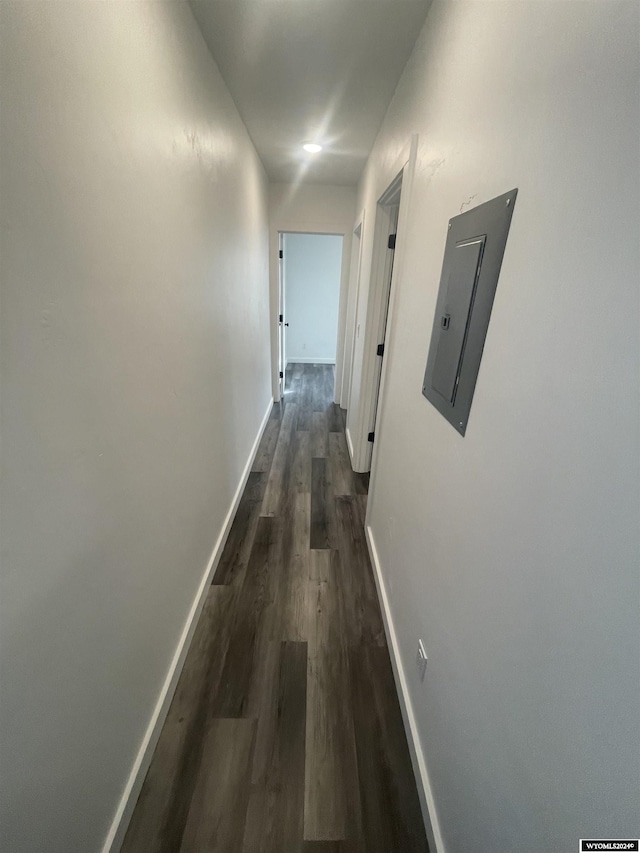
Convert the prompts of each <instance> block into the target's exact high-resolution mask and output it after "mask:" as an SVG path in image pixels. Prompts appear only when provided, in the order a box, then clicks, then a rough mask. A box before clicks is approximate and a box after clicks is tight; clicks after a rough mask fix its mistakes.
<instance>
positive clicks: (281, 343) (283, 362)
mask: <svg viewBox="0 0 640 853" xmlns="http://www.w3.org/2000/svg"><path fill="white" fill-rule="evenodd" d="M283 255H284V233H282V232H278V317H277V330H278V331H277V334H278V391H279V394H280V397H282V395H283V394H284V374H285V371H286V369H287V353H286V346H287V342H286V341H287V338H286V335H285V333H284V291H285V287H286V282H285V280H284V259H283ZM280 374H282V375H280Z"/></svg>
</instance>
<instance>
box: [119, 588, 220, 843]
mask: <svg viewBox="0 0 640 853" xmlns="http://www.w3.org/2000/svg"><path fill="white" fill-rule="evenodd" d="M235 598H236V592H235V590H233V589H232V588H231V587H222V586H217V587H211V588H210V591H209V594H208V596H207V600H206V602H205V605H204V608H203V612H202V615H201V617H200V620H199V622H198V625H197V627H196V631H195V634H194V637H193V640H192V643H191V647H190V649H189V654H188V655H187V659H186V661H185V665H184V667H183V670H182V673H181V675H180V679H179V681H178V685H177V688H176V692H175V694H174V697H173V700H172V703H171V706H170V708H169V712H168V714H167V719H166V721H165V724H164V726H163V729H162V732H161V734H160V739H159V741H158V744H157V746H156V749H155V752H154V755H153V759H152V761H151V765H150V766H149V770H148V771H147V775H146V778H145V781H144V784H143V786H142V790H141V792H140V796H139V798H138V802H137V805H136V808H135V810H134V813H133V816H132V818H131V822H130V824H129V827H128V830H127V834H126V837H125V840H124V843H123V846H122V851H123V853H139V852H140V851H149V853H173V851H175V850H177V849H179V846H180V841H181V838H182V833H183V830H184V825H185V822H186V819H187V815H188V811H189V807H190V803H191V796H192V794H193V790H194V788H195V784H196V778H197V775H198V771H199V767H200V753H201V747H202V742H203V740H204V737H205V732H206V724H207V718H208V713H209V708H210V704H211V700H212V697H213V696H214V695H215V694H216V692H217V689H218V684H219V680H220V676H221V673H222V669H223V666H224V661H225V655H226V650H227V647H228V644H229V631H230V624H231V621H232V620H233V616H232V615H231V614H232V611H233V607H234V602H235Z"/></svg>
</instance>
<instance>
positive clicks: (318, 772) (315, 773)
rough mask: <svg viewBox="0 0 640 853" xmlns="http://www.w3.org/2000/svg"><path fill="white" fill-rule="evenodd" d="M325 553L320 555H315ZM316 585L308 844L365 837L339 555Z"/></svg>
mask: <svg viewBox="0 0 640 853" xmlns="http://www.w3.org/2000/svg"><path fill="white" fill-rule="evenodd" d="M316 554H317V555H321V554H322V552H321V551H317V552H316ZM324 554H326V555H327V556H328V558H329V559H327V557H320V556H318V557H317V558H316V559H317V563H316V569H317V568H318V563H321V564H322V565H321V567H320V570H319V571H318V572H317V574H318V576H319V577H318V580H317V581H316V582H315V584H313V586H312V604H313V606H312V608H311V618H310V629H309V655H308V667H307V671H308V682H307V685H308V686H307V690H308V693H307V727H306V773H305V808H304V837H305V840H323V841H327V840H333V841H338V840H344V839H357V838H359V837H360V835H361V828H360V800H359V796H358V773H357V764H356V751H355V736H354V732H353V716H352V712H351V705H350V702H349V701H348V700H346V697H348V695H349V668H348V659H347V650H346V644H345V641H344V631H343V627H342V621H341V620H342V612H343V611H342V608H341V606H340V601H339V598H340V594H341V591H340V586H339V574H340V573H339V571H338V570H337V559H338V554H337V552H335V551H332V552H330V551H325V552H324Z"/></svg>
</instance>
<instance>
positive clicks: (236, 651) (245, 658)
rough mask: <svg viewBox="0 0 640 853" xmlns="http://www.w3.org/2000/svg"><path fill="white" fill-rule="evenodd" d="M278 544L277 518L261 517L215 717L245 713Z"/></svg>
mask: <svg viewBox="0 0 640 853" xmlns="http://www.w3.org/2000/svg"><path fill="white" fill-rule="evenodd" d="M279 547H280V540H279V537H278V521H277V520H276V519H274V518H270V517H261V518H260V519H259V520H258V527H257V530H256V535H255V540H254V543H253V548H252V550H251V556H250V558H249V564H248V566H247V570H246V573H245V577H244V581H243V584H242V588H241V590H240V594H239V596H238V602H237V606H236V610H235V613H234V621H233V626H232V629H231V633H230V638H229V647H228V650H227V655H226V658H225V665H224V669H223V671H222V675H221V678H220V685H219V689H218V691H217V694H216V696H215V699H214V702H213V707H212V715H213V716H214V717H242V716H245V715H246V710H247V706H248V703H249V694H250V690H251V681H252V678H253V674H254V668H255V661H256V650H257V648H258V647H259V640H260V639H261V637H262V636H263V631H264V624H265V620H266V617H267V615H268V613H269V612H270V607H271V605H272V603H273V599H272V593H273V587H272V581H271V575H272V573H273V572H274V571H277V570H278V568H279V565H280V560H279Z"/></svg>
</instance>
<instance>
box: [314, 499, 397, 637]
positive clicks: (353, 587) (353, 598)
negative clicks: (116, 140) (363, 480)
mask: <svg viewBox="0 0 640 853" xmlns="http://www.w3.org/2000/svg"><path fill="white" fill-rule="evenodd" d="M335 508H336V519H337V538H338V548H339V551H340V566H341V587H342V601H343V606H344V609H345V631H346V633H347V641H348V642H349V643H351V644H354V643H355V644H360V643H369V644H372V645H382V646H384V645H386V640H385V634H384V627H383V624H382V615H381V613H380V604H379V601H378V593H377V590H376V585H375V581H374V579H373V571H372V569H371V562H370V560H369V553H368V551H367V546H366V542H365V539H364V530H363V518H362V515H361V512H360V508H359V504H358V499H357V497H354V496H342V497H337V498H335ZM312 510H313V507H312ZM347 615H348V618H346V616H347Z"/></svg>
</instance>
